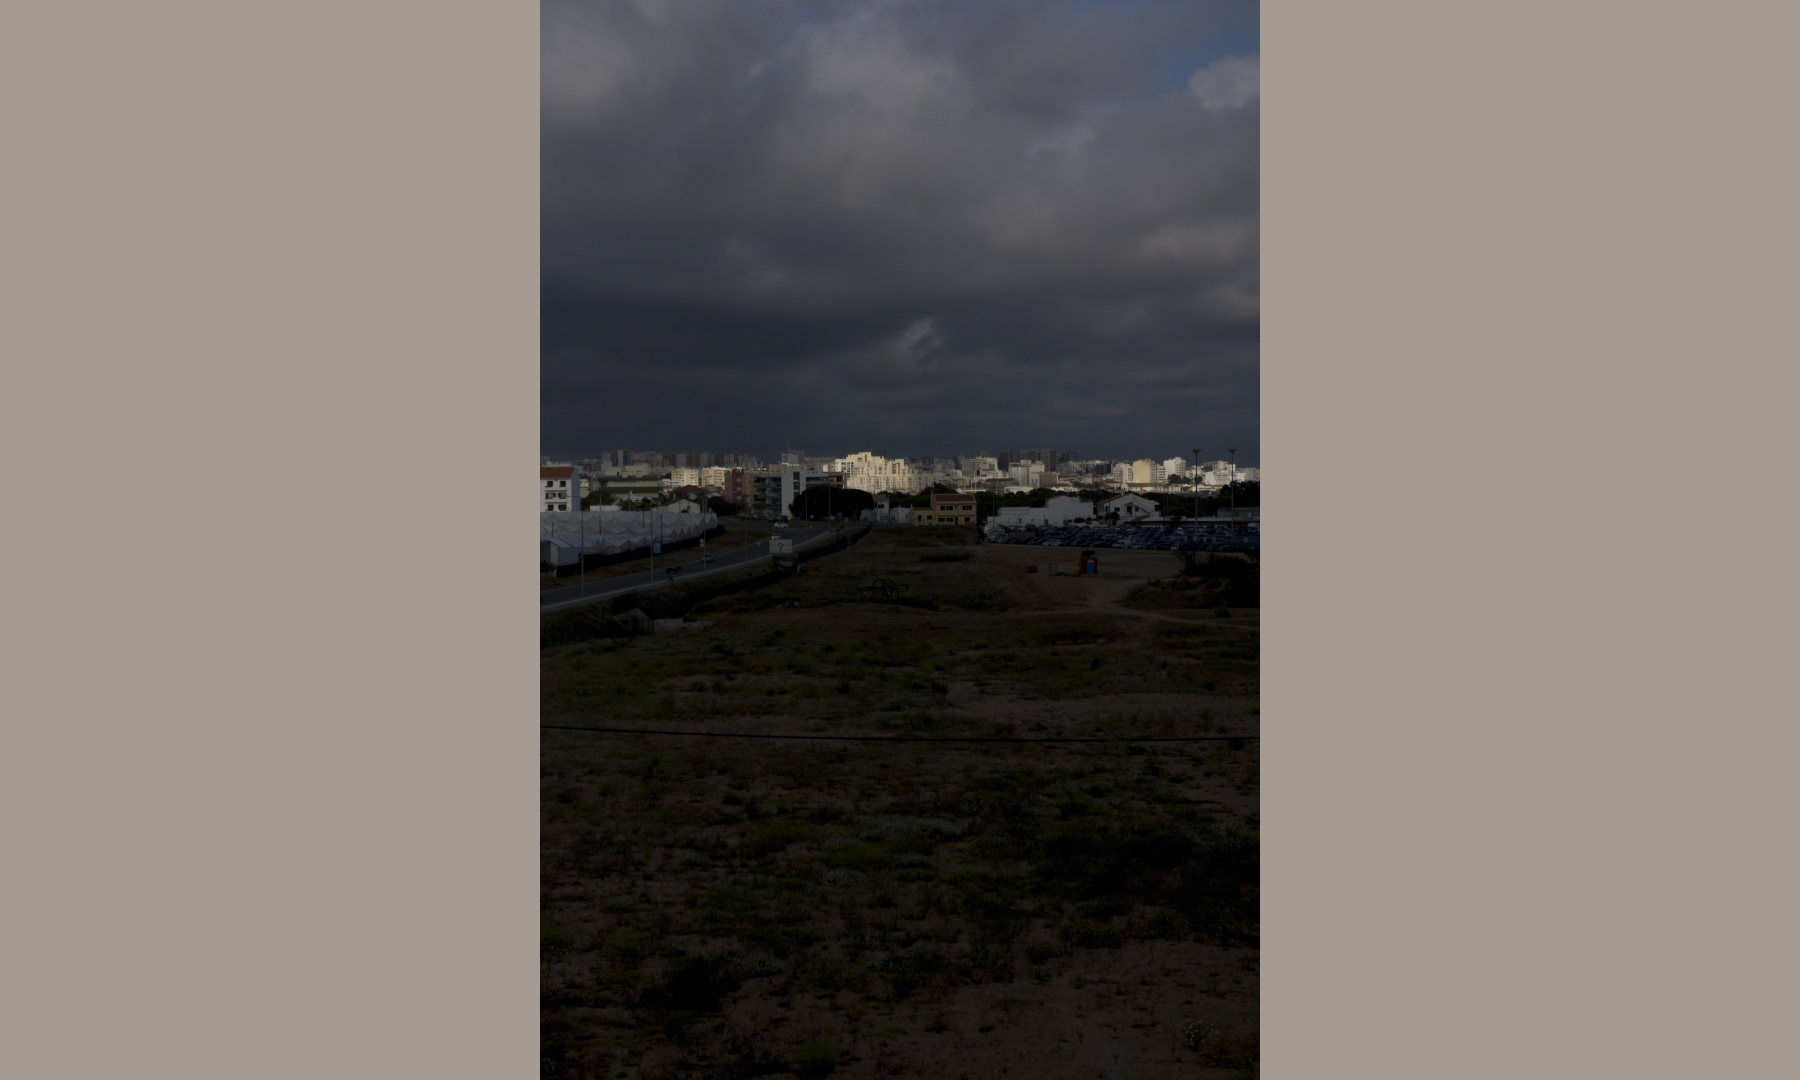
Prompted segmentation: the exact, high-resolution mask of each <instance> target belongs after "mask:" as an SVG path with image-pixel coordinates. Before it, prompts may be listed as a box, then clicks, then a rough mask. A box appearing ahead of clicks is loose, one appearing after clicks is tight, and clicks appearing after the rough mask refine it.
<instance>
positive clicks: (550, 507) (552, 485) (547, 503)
mask: <svg viewBox="0 0 1800 1080" xmlns="http://www.w3.org/2000/svg"><path fill="white" fill-rule="evenodd" d="M579 509H581V477H580V475H579V474H578V473H577V472H576V469H575V466H573V465H540V466H538V512H539V513H543V512H545V511H568V510H579Z"/></svg>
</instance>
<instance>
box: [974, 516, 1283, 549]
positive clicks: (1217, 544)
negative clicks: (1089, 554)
mask: <svg viewBox="0 0 1800 1080" xmlns="http://www.w3.org/2000/svg"><path fill="white" fill-rule="evenodd" d="M987 540H988V543H990V544H1034V545H1038V546H1042V547H1080V548H1129V549H1133V550H1138V551H1237V550H1242V549H1244V548H1260V547H1261V546H1262V540H1261V532H1260V529H1259V528H1258V527H1257V526H1255V525H1243V524H1239V523H1236V522H1187V521H1184V522H1182V523H1181V524H1179V525H1159V524H1144V525H1092V524H1085V525H1054V526H1049V527H1043V526H1035V525H1034V526H1023V527H1015V528H994V529H990V530H989V531H988V532H987Z"/></svg>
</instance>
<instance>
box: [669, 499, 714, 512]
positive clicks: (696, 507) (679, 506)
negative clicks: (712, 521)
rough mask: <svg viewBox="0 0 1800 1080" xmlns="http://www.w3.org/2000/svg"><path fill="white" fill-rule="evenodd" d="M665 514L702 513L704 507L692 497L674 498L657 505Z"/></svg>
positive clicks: (704, 510) (704, 509)
mask: <svg viewBox="0 0 1800 1080" xmlns="http://www.w3.org/2000/svg"><path fill="white" fill-rule="evenodd" d="M658 509H659V510H661V511H662V512H663V513H665V514H704V513H706V507H704V506H701V505H700V504H699V503H697V502H695V501H694V500H692V499H676V500H675V501H674V502H672V503H668V504H666V505H664V506H661V507H658Z"/></svg>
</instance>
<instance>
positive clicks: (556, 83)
mask: <svg viewBox="0 0 1800 1080" xmlns="http://www.w3.org/2000/svg"><path fill="white" fill-rule="evenodd" d="M542 26H543V30H542V33H543V41H542V47H543V345H542V348H543V353H542V393H543V436H542V437H543V452H544V453H546V454H552V455H555V456H558V457H563V458H567V457H580V456H585V455H587V454H589V453H592V452H597V451H599V450H603V449H616V448H632V449H664V450H680V449H695V450H703V449H706V450H741V451H747V452H750V453H755V454H758V455H760V456H762V457H763V458H764V459H765V460H766V459H769V458H771V457H773V456H774V455H775V454H777V453H778V452H779V451H780V450H781V449H782V447H783V446H784V445H791V446H793V447H796V448H799V449H803V450H806V451H807V452H809V453H813V454H826V453H846V452H849V451H851V450H860V449H864V448H869V447H872V448H873V449H874V450H875V451H876V452H877V453H884V454H887V455H889V456H914V455H921V454H935V455H948V454H955V453H974V452H976V451H978V450H985V451H988V452H994V451H999V450H1005V449H1012V448H1023V447H1053V448H1057V449H1072V450H1076V451H1078V452H1079V453H1080V454H1081V455H1082V456H1083V457H1125V458H1137V457H1142V456H1153V457H1156V458H1158V459H1160V458H1164V457H1168V456H1172V455H1175V454H1181V455H1182V456H1184V457H1185V456H1189V451H1191V450H1192V449H1193V448H1195V447H1200V448H1201V449H1202V451H1203V454H1204V456H1206V457H1208V458H1211V457H1215V456H1217V457H1222V456H1224V451H1225V448H1226V447H1228V446H1236V447H1238V460H1239V461H1240V462H1244V463H1250V464H1255V463H1257V461H1258V460H1259V459H1258V435H1259V423H1258V364H1257V349H1258V337H1259V321H1258V320H1259V316H1258V307H1259V284H1258V270H1259V255H1258V250H1259V244H1258V199H1257V188H1258V164H1257V163H1258V153H1259V152H1258V128H1259V112H1260V107H1259V94H1258V86H1259V82H1260V77H1259V63H1258V49H1259V43H1258V9H1257V5H1256V4H1255V3H1228V2H1209V0H1182V2H1148V0H1146V2H1115V3H1095V2H1079V3H1078V2H1071V0H998V2H991V3H983V2H978V0H919V2H911V0H898V2H882V0H875V2H852V0H831V2H815V3H802V2H794V0H682V2H679V3H677V2H668V0H636V2H634V0H543V4H542Z"/></svg>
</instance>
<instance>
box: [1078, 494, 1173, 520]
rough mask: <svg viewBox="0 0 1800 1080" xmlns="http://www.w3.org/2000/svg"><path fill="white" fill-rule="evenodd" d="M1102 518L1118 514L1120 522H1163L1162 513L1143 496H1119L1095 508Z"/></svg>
mask: <svg viewBox="0 0 1800 1080" xmlns="http://www.w3.org/2000/svg"><path fill="white" fill-rule="evenodd" d="M1095 511H1096V513H1098V515H1099V516H1100V517H1107V516H1108V515H1111V514H1114V513H1116V514H1118V515H1119V520H1120V521H1161V520H1162V519H1163V516H1162V511H1161V510H1159V509H1158V508H1157V505H1156V504H1155V503H1153V502H1151V501H1150V500H1149V499H1146V498H1144V497H1143V496H1142V495H1119V496H1115V497H1114V498H1111V499H1108V500H1106V501H1105V502H1103V503H1100V504H1099V505H1098V506H1096V507H1095Z"/></svg>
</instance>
